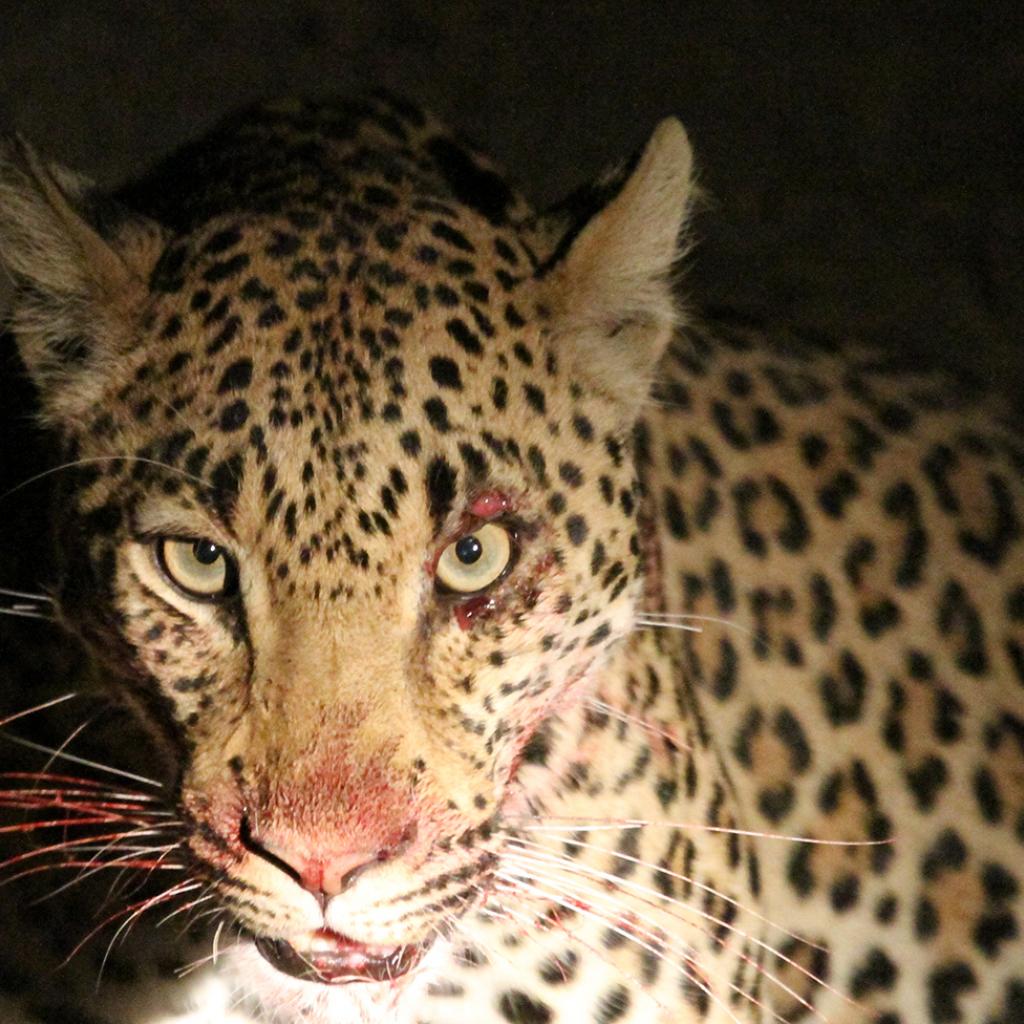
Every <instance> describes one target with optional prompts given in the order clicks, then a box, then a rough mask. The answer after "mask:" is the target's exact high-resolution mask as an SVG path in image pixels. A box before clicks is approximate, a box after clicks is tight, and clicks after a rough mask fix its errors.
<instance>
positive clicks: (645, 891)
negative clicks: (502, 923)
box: [504, 844, 866, 1022]
mask: <svg viewBox="0 0 1024 1024" xmlns="http://www.w3.org/2000/svg"><path fill="white" fill-rule="evenodd" d="M532 845H537V844H532ZM504 856H505V857H508V855H507V854H506V855H504ZM513 856H514V855H513ZM521 859H522V860H523V861H524V862H525V863H526V864H528V865H529V864H531V862H532V864H533V865H536V864H538V863H539V864H540V865H541V866H544V867H549V868H550V867H558V868H561V869H562V870H563V871H566V872H567V873H568V874H570V875H574V876H579V875H587V876H589V877H591V878H593V879H594V880H595V881H599V882H601V883H603V884H612V885H615V886H616V887H617V888H620V889H625V890H629V891H632V892H634V893H636V894H637V895H638V898H639V899H640V901H641V902H642V903H644V904H645V905H647V906H651V907H654V908H655V909H658V910H660V911H661V912H663V913H666V914H668V915H669V916H670V917H672V918H673V919H674V920H676V921H679V922H680V923H681V924H689V925H690V926H691V927H698V928H699V929H700V931H702V932H703V933H704V934H705V935H707V936H708V937H709V938H710V939H711V940H712V941H714V942H716V943H717V944H718V945H719V946H721V947H723V948H724V946H725V944H726V940H724V939H721V938H719V937H718V936H716V935H715V934H714V932H713V931H711V930H710V929H709V928H708V927H706V926H703V925H696V924H694V923H693V922H688V921H685V920H683V919H682V918H681V917H680V916H679V915H678V913H676V912H674V911H670V910H667V909H666V908H665V906H664V905H663V904H664V902H665V899H666V897H665V894H664V893H662V892H660V891H659V890H656V889H652V888H650V887H649V886H645V885H642V884H641V883H639V882H635V881H633V880H631V879H625V878H620V877H618V876H616V875H614V874H611V873H610V872H606V871H602V870H600V869H598V868H594V867H591V866H590V865H587V864H581V863H580V862H578V861H574V860H569V859H567V858H565V857H562V856H559V855H557V854H553V853H531V852H529V851H527V852H525V853H524V854H522V855H521ZM587 891H588V892H590V893H591V894H592V895H596V896H598V897H602V896H603V895H604V894H602V893H600V892H598V891H597V890H593V889H590V888H589V887H588V890H587ZM669 902H670V903H672V904H674V905H676V906H678V907H680V908H682V909H683V910H685V911H687V912H689V913H691V914H694V915H695V916H697V917H698V918H700V919H701V920H704V921H708V922H711V923H712V924H715V925H718V926H720V927H724V928H725V929H727V930H728V931H729V932H730V933H731V934H733V935H737V936H739V937H740V938H743V939H746V940H747V941H748V942H753V943H754V944H755V945H757V946H758V947H759V948H760V949H763V950H765V951H766V952H768V953H771V954H773V955H775V956H777V957H778V958H779V959H780V960H782V961H783V962H784V963H786V964H788V965H789V966H791V967H793V968H794V969H795V970H797V971H799V972H800V973H802V974H803V975H804V976H805V977H807V978H808V979H809V980H810V981H813V982H814V983H815V984H817V985H820V986H822V987H824V988H825V989H826V990H828V991H829V992H832V993H833V994H834V995H836V996H838V997H839V998H841V999H843V1000H844V1001H845V1002H846V1003H847V1004H849V1005H850V1006H852V1007H854V1008H855V1009H858V1010H861V1011H863V1012H866V1011H865V1010H864V1007H862V1006H860V1005H859V1004H858V1003H857V1002H856V1001H855V1000H853V999H851V998H850V997H849V996H847V995H846V994H845V993H843V992H841V991H839V990H838V989H836V988H833V987H832V986H831V985H829V984H828V983H827V982H826V981H825V980H824V979H823V978H819V977H818V976H817V975H816V974H814V972H813V971H810V970H808V969H807V968H805V967H803V966H802V965H801V964H799V963H797V962H796V961H795V960H793V959H791V958H790V957H787V956H786V955H785V954H784V953H782V952H781V950H778V949H776V948H775V947H774V946H772V945H771V944H770V943H767V942H765V941H764V940H762V939H759V938H758V937H757V936H755V935H752V934H750V933H749V932H747V931H746V930H744V929H743V928H739V927H737V926H736V925H734V924H732V923H731V922H729V921H726V920H724V919H723V918H720V917H717V916H716V915H714V914H711V913H708V912H707V911H705V910H702V909H700V908H699V907H695V906H691V905H690V904H688V903H685V902H683V901H681V900H675V899H672V900H670V901H669ZM730 902H735V901H730ZM768 923H770V922H768ZM738 955H739V956H740V957H741V958H743V959H744V960H745V961H746V962H748V963H750V964H751V965H752V966H753V967H754V968H755V969H756V970H757V971H758V972H759V973H761V974H763V975H764V976H765V977H766V978H768V979H769V980H770V981H772V982H774V983H775V984H776V985H778V986H779V987H780V988H781V989H782V990H783V991H785V992H786V994H787V995H789V996H791V997H792V998H794V999H796V1000H797V1001H799V1002H801V1003H803V1005H804V1006H806V1007H807V1009H809V1010H812V1011H813V1012H816V1013H817V1011H814V1008H813V1007H812V1006H811V1004H810V1003H808V1002H806V1001H805V1000H804V999H803V997H802V996H800V995H799V994H798V993H797V992H795V991H794V990H792V989H791V988H790V987H789V986H788V985H786V983H785V982H783V981H782V980H781V979H780V978H778V977H776V976H775V975H774V974H773V973H772V972H771V971H769V970H768V969H767V968H766V967H764V966H763V965H761V964H758V963H756V962H755V961H753V960H752V959H751V958H749V957H747V956H745V955H744V954H743V953H738ZM817 1015H818V1016H822V1015H821V1014H820V1013H818V1014H817ZM822 1020H826V1022H827V1018H825V1017H823V1016H822Z"/></svg>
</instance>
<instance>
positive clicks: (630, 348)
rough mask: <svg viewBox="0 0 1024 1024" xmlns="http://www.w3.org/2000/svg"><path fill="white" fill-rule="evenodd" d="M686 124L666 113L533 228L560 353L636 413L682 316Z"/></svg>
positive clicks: (688, 166) (690, 194)
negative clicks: (619, 159) (633, 151)
mask: <svg viewBox="0 0 1024 1024" xmlns="http://www.w3.org/2000/svg"><path fill="white" fill-rule="evenodd" d="M692 168H693V157H692V151H691V149H690V143H689V140H688V139H687V137H686V132H685V131H684V129H683V126H682V125H681V124H680V123H679V121H678V120H676V119H675V118H667V119H666V120H664V121H662V122H661V124H659V125H658V127H657V128H656V129H655V131H654V134H653V135H652V136H651V138H650V141H649V142H648V143H647V145H646V146H645V147H644V149H643V150H642V151H641V152H640V153H639V155H638V156H637V157H636V158H634V160H632V161H630V162H629V163H628V164H627V165H625V166H624V167H622V168H620V169H618V170H617V171H614V172H612V173H611V174H609V175H606V176H605V177H604V178H603V179H600V180H599V181H598V182H596V183H595V184H594V185H591V186H588V187H586V188H584V189H581V190H579V191H578V192H576V193H574V194H573V196H571V197H570V198H569V199H568V200H566V201H565V202H564V203H562V204H560V205H559V207H556V208H555V210H553V211H551V213H550V214H549V216H548V217H547V218H546V219H545V221H544V222H542V223H541V224H539V225H538V226H537V227H538V236H537V237H538V238H539V239H540V244H541V246H542V248H543V247H544V239H545V238H546V239H547V247H546V248H547V251H548V255H547V257H546V259H545V260H544V261H543V262H542V263H541V265H540V269H539V270H538V272H537V281H538V284H539V285H540V288H541V291H540V296H541V297H540V301H541V303H542V304H543V305H545V306H546V307H547V309H548V311H549V312H550V314H551V317H552V320H551V322H552V329H553V332H554V333H555V334H556V335H557V336H558V344H559V347H560V350H561V352H562V358H563V359H565V358H566V357H567V356H568V358H570V359H572V360H574V362H575V366H576V368H577V369H578V372H579V374H580V376H581V377H583V378H585V379H589V380H591V381H592V382H594V383H595V384H597V385H598V386H599V387H600V388H602V390H604V391H605V392H606V393H608V394H609V395H611V396H612V397H613V398H615V399H617V400H619V401H620V402H621V403H623V404H624V405H625V406H626V413H627V416H629V417H635V415H636V413H637V412H638V410H639V407H640V405H641V404H642V403H643V401H644V399H645V398H646V395H647V392H648V390H649V388H650V383H651V376H652V373H653V371H654V367H655V364H656V363H657V361H658V359H659V357H660V356H661V354H662V352H663V351H664V349H665V346H666V345H667V344H668V341H669V339H670V338H671V336H672V332H673V330H674V329H675V328H676V326H677V325H678V322H679V318H680V312H679V308H678V305H677V300H676V297H675V294H674V290H673V280H672V277H673V274H672V272H673V267H674V265H675V264H676V262H677V261H678V259H679V258H680V256H681V255H682V254H683V253H684V251H685V228H686V220H687V213H688V211H689V208H690V206H691V203H692V201H693V198H694V193H695V187H694V184H693V181H692Z"/></svg>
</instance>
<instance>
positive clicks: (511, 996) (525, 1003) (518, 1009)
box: [498, 989, 551, 1024]
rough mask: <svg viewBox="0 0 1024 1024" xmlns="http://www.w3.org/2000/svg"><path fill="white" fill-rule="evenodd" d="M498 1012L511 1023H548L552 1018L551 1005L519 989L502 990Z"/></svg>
mask: <svg viewBox="0 0 1024 1024" xmlns="http://www.w3.org/2000/svg"><path fill="white" fill-rule="evenodd" d="M498 1012H499V1013H500V1014H501V1015H502V1017H504V1018H505V1020H507V1021H508V1022H509V1024H548V1022H549V1021H550V1020H551V1010H550V1008H549V1007H547V1006H545V1005H544V1003H541V1002H539V1001H538V1000H536V999H534V998H533V997H532V996H528V995H527V994H526V993H525V992H520V991H519V990H517V989H513V990H511V991H509V992H502V994H501V996H500V997H499V999H498Z"/></svg>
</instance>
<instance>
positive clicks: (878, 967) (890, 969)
mask: <svg viewBox="0 0 1024 1024" xmlns="http://www.w3.org/2000/svg"><path fill="white" fill-rule="evenodd" d="M898 975H899V971H898V970H897V968H896V965H895V964H894V963H893V962H892V960H890V959H889V957H888V956H887V955H886V954H885V953H884V952H883V951H882V950H881V949H878V948H875V949H872V950H871V951H870V952H869V953H868V955H867V956H866V957H865V958H864V962H863V964H861V966H860V967H858V968H857V969H856V970H855V971H854V972H853V977H852V978H851V979H850V995H852V996H853V998H854V999H862V998H863V997H864V996H866V995H868V994H869V993H871V992H876V991H888V990H889V989H891V988H892V987H893V985H895V984H896V978H897V977H898Z"/></svg>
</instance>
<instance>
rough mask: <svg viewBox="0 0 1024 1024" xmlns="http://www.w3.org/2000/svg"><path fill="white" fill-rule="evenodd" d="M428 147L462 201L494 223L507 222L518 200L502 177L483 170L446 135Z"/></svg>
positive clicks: (484, 168)
mask: <svg viewBox="0 0 1024 1024" xmlns="http://www.w3.org/2000/svg"><path fill="white" fill-rule="evenodd" d="M426 148H427V152H428V153H429V154H430V155H431V157H433V159H434V160H435V161H436V163H437V165H438V168H439V169H440V171H441V173H442V174H443V175H444V177H445V180H446V181H447V183H448V187H449V188H450V189H451V191H452V195H454V196H455V198H456V199H457V200H458V201H459V202H461V203H465V204H466V205H467V206H469V207H471V208H472V209H474V210H477V211H478V212H479V213H480V214H482V215H483V216H484V217H486V218H487V220H489V221H490V222H491V223H492V224H495V225H500V224H503V223H504V222H505V220H506V219H507V211H508V208H509V207H510V206H511V205H512V204H513V203H514V202H515V197H514V195H513V193H512V190H511V189H510V188H509V187H508V185H506V184H505V182H504V181H502V179H501V177H500V176H499V175H497V174H495V172H494V171H492V170H490V169H489V168H486V167H481V166H480V165H479V164H477V163H476V162H475V161H474V160H473V158H472V157H471V155H470V154H469V153H467V152H466V150H464V149H463V148H462V147H461V146H458V145H456V144H455V143H454V142H453V141H452V140H451V139H449V138H446V137H445V136H443V135H435V136H434V137H433V138H432V139H431V140H430V141H429V142H428V143H427V145H426Z"/></svg>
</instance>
